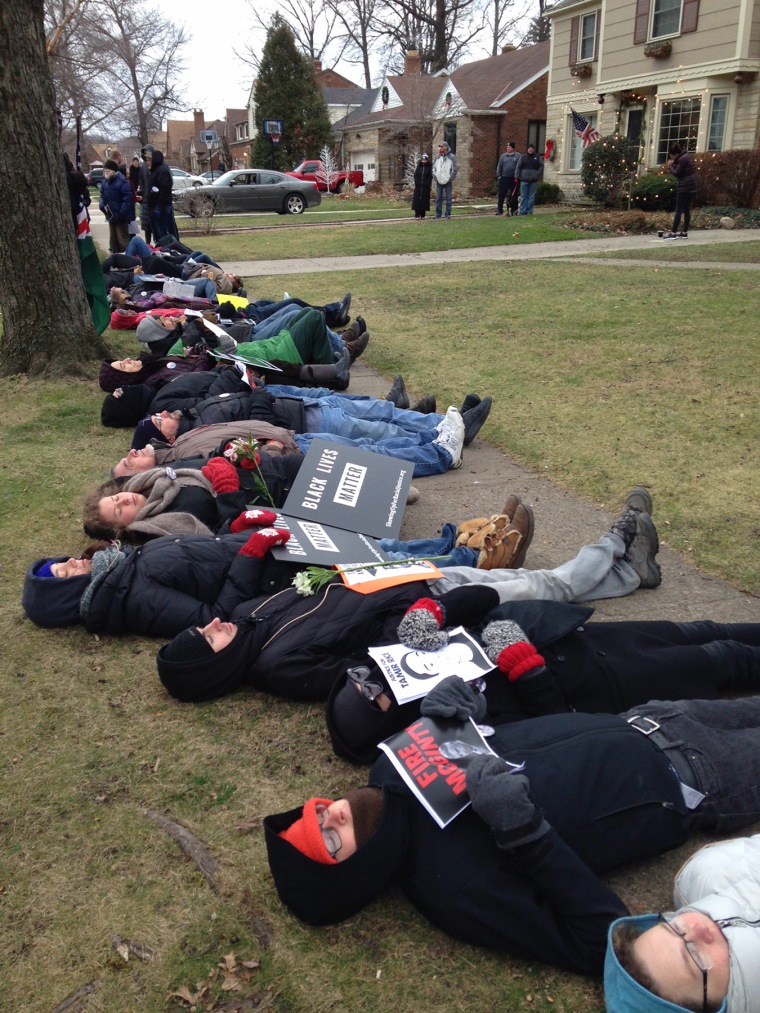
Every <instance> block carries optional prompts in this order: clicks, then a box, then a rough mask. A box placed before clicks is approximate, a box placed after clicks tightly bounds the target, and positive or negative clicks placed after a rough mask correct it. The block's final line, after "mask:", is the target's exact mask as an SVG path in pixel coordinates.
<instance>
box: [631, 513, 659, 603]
mask: <svg viewBox="0 0 760 1013" xmlns="http://www.w3.org/2000/svg"><path fill="white" fill-rule="evenodd" d="M636 517H637V520H638V523H637V526H636V534H635V537H634V539H633V541H632V543H631V545H630V546H629V547H628V549H627V551H626V554H625V561H626V563H628V564H629V566H631V567H632V568H633V570H634V571H635V573H636V575H637V576H638V578H639V587H659V586H660V584H661V583H662V574H661V572H660V564H659V563H658V562H656V561H655V558H654V557H655V556H656V555H657V552H658V550H659V548H660V540H659V538H658V537H657V528H655V526H654V521H653V520H652V518H651V517H650V516H649V514H648V513H640V514H637V515H636Z"/></svg>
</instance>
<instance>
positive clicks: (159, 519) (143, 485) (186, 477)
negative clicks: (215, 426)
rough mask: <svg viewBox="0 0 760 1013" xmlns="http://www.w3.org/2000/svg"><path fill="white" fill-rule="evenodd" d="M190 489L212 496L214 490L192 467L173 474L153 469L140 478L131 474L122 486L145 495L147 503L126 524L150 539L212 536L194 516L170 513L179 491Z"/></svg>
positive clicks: (177, 512) (171, 470)
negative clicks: (202, 491) (165, 536)
mask: <svg viewBox="0 0 760 1013" xmlns="http://www.w3.org/2000/svg"><path fill="white" fill-rule="evenodd" d="M193 486H195V487H197V488H199V489H205V490H206V492H208V493H210V494H211V495H212V496H214V495H215V493H214V488H213V486H212V485H211V483H210V482H209V480H208V479H207V478H206V477H205V475H202V474H201V472H200V471H196V470H195V469H193V468H178V469H177V470H176V471H174V470H173V469H172V468H152V469H151V470H150V471H144V472H142V474H140V475H133V476H132V478H130V479H128V480H127V481H126V482H125V483H124V490H125V491H126V492H139V493H141V494H142V495H143V496H147V497H148V501H147V503H146V504H145V506H144V507H143V508H142V510H141V511H140V512H139V513H138V515H137V517H136V518H135V519H134V521H133V522H132V523H131V524H130V525H129V530H130V531H136V532H141V533H142V534H145V535H149V536H151V537H157V536H160V535H211V534H213V532H212V531H210V530H209V529H208V528H207V527H206V525H205V524H203V523H202V522H201V521H199V520H198V518H197V517H195V516H194V515H193V514H189V513H184V512H183V511H176V512H169V507H170V506H171V504H172V503H173V502H174V500H175V499H176V498H177V496H179V494H180V492H181V490H182V489H183V488H184V489H187V488H190V487H193Z"/></svg>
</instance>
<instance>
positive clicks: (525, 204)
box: [515, 144, 544, 215]
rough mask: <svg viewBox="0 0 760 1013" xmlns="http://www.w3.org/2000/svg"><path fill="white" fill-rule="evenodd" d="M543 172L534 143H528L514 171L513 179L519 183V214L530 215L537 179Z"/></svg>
mask: <svg viewBox="0 0 760 1013" xmlns="http://www.w3.org/2000/svg"><path fill="white" fill-rule="evenodd" d="M543 174H544V163H543V162H542V160H541V159H540V158H539V156H538V155H537V154H536V148H535V145H533V144H529V145H528V150H527V151H526V152H525V154H524V155H521V156H520V161H519V162H518V163H517V171H516V172H515V181H516V182H517V181H518V180H519V183H520V214H521V215H532V214H533V204H534V203H535V200H536V190H537V188H538V181H539V180H540V179H541V177H542V176H543Z"/></svg>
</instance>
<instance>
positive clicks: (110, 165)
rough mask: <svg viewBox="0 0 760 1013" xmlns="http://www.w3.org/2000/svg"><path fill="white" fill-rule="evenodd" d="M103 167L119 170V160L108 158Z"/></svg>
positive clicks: (114, 170) (112, 170)
mask: <svg viewBox="0 0 760 1013" xmlns="http://www.w3.org/2000/svg"><path fill="white" fill-rule="evenodd" d="M103 168H104V169H110V170H111V172H118V171H119V164H118V162H114V160H113V159H112V158H107V159H106V160H105V162H103Z"/></svg>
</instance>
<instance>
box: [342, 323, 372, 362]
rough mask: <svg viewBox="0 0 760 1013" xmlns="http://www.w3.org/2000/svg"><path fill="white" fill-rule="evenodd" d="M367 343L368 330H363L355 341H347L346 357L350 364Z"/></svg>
mask: <svg viewBox="0 0 760 1013" xmlns="http://www.w3.org/2000/svg"><path fill="white" fill-rule="evenodd" d="M368 344H369V331H365V332H364V334H362V335H361V336H360V337H358V338H357V339H356V341H347V342H346V348H347V349H348V358H349V362H350V363H351V365H353V364H354V363H355V362H356V360H357V359H358V358H359V356H360V355H361V354H362V352H363V351H364V349H365V348H366V347H367V345H368Z"/></svg>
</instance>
